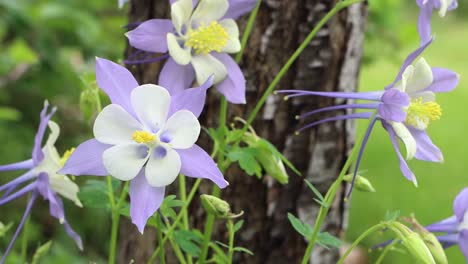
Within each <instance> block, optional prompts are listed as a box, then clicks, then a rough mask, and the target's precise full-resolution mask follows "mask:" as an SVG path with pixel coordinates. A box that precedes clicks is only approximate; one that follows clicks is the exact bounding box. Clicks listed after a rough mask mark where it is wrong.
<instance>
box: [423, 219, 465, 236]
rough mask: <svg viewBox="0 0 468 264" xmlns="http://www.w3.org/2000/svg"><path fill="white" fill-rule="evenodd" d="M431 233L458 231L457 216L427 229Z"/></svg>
mask: <svg viewBox="0 0 468 264" xmlns="http://www.w3.org/2000/svg"><path fill="white" fill-rule="evenodd" d="M425 228H426V229H427V231H429V232H446V233H453V232H457V231H458V221H457V217H456V216H451V217H449V218H447V219H444V220H442V221H440V222H437V223H434V224H431V225H428V226H426V227H425Z"/></svg>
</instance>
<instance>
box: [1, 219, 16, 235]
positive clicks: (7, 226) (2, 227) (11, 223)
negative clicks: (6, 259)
mask: <svg viewBox="0 0 468 264" xmlns="http://www.w3.org/2000/svg"><path fill="white" fill-rule="evenodd" d="M12 226H13V222H10V223H8V224H7V225H4V224H3V223H2V222H0V237H3V236H4V235H5V234H6V233H7V232H8V230H10V229H11V227H12Z"/></svg>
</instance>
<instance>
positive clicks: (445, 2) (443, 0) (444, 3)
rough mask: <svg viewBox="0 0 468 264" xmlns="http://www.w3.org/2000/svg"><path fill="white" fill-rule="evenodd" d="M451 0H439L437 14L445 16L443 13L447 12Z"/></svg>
mask: <svg viewBox="0 0 468 264" xmlns="http://www.w3.org/2000/svg"><path fill="white" fill-rule="evenodd" d="M452 2H453V1H451V0H440V9H439V16H441V17H445V14H447V10H448V8H449V6H450V4H451V3H452Z"/></svg>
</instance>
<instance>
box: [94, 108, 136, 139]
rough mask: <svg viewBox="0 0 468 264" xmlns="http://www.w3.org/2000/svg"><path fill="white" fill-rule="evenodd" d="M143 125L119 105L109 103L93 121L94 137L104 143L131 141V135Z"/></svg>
mask: <svg viewBox="0 0 468 264" xmlns="http://www.w3.org/2000/svg"><path fill="white" fill-rule="evenodd" d="M142 129H143V126H142V125H141V124H140V123H138V121H136V120H135V119H134V118H133V117H132V116H131V115H130V114H129V113H127V112H126V111H125V110H124V109H123V108H122V107H121V106H120V105H116V104H111V105H108V106H106V107H104V109H103V110H102V111H101V113H99V114H98V116H97V117H96V121H94V127H93V133H94V137H95V138H96V139H97V140H98V141H99V142H101V143H104V144H112V145H115V144H122V143H131V142H133V140H132V135H133V133H134V132H135V131H137V130H142Z"/></svg>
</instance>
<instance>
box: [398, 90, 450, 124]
mask: <svg viewBox="0 0 468 264" xmlns="http://www.w3.org/2000/svg"><path fill="white" fill-rule="evenodd" d="M441 116H442V108H441V107H440V105H439V104H438V103H436V102H423V99H422V97H419V98H415V99H411V102H410V105H409V107H408V110H407V115H406V123H408V124H410V125H412V126H414V127H419V126H420V124H421V123H422V124H424V125H425V126H427V125H429V122H430V121H434V120H439V119H440V117H441Z"/></svg>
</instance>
